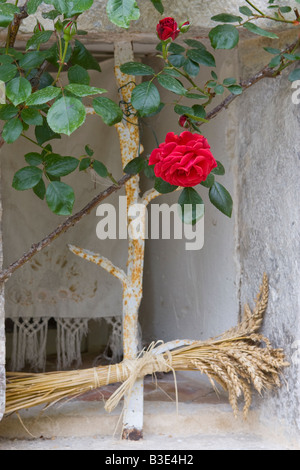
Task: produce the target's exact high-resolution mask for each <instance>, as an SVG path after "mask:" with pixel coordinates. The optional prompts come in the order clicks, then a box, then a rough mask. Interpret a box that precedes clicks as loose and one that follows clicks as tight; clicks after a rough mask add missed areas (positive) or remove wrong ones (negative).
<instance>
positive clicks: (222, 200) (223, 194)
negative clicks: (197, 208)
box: [209, 182, 233, 217]
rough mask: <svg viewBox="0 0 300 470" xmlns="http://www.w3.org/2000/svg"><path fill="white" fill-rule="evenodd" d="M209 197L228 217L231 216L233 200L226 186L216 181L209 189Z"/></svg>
mask: <svg viewBox="0 0 300 470" xmlns="http://www.w3.org/2000/svg"><path fill="white" fill-rule="evenodd" d="M209 199H210V201H211V203H212V204H213V205H214V206H215V207H216V208H217V209H219V211H221V212H222V213H223V214H225V215H227V217H231V215H232V207H233V202H232V198H231V196H230V194H229V192H228V191H227V189H225V188H224V186H222V185H221V184H220V183H216V182H215V183H214V184H213V186H212V187H211V188H210V190H209Z"/></svg>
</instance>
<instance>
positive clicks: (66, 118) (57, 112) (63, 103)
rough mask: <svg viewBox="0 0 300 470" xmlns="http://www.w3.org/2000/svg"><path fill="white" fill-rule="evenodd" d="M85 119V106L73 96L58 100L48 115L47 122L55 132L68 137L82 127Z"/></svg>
mask: <svg viewBox="0 0 300 470" xmlns="http://www.w3.org/2000/svg"><path fill="white" fill-rule="evenodd" d="M85 118H86V111H85V107H84V105H83V104H82V102H81V101H80V100H79V99H77V98H73V97H72V96H63V97H62V98H59V99H58V100H56V101H55V103H54V104H53V105H52V106H51V108H50V110H49V111H48V114H47V122H48V124H49V127H50V128H51V129H52V130H53V132H56V133H58V134H66V135H68V136H70V135H71V134H72V133H73V132H74V131H76V129H78V127H80V126H82V124H83V123H84V122H85Z"/></svg>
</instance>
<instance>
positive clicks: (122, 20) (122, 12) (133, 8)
mask: <svg viewBox="0 0 300 470" xmlns="http://www.w3.org/2000/svg"><path fill="white" fill-rule="evenodd" d="M106 11H107V15H108V18H109V20H110V21H111V22H112V23H114V24H115V25H117V26H119V27H120V28H126V29H127V28H129V26H130V22H131V21H136V20H138V19H139V17H140V10H139V7H138V5H137V3H136V1H135V0H108V2H107V6H106Z"/></svg>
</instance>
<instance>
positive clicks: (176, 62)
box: [169, 54, 186, 68]
mask: <svg viewBox="0 0 300 470" xmlns="http://www.w3.org/2000/svg"><path fill="white" fill-rule="evenodd" d="M185 61H186V58H185V57H183V55H181V54H171V55H170V56H169V62H170V63H171V64H172V65H173V66H174V67H177V68H181V67H182V66H183V65H184V64H185Z"/></svg>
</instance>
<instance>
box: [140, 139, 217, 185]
mask: <svg viewBox="0 0 300 470" xmlns="http://www.w3.org/2000/svg"><path fill="white" fill-rule="evenodd" d="M149 165H154V173H155V176H157V177H158V178H162V179H163V180H164V181H166V182H167V183H170V184H172V185H174V186H182V187H192V186H196V185H197V184H199V183H201V182H202V181H205V180H206V178H207V176H208V175H209V174H210V172H211V171H212V170H213V169H214V168H216V167H217V166H218V165H217V162H216V160H215V159H214V156H213V154H212V153H211V151H210V146H209V144H208V142H207V139H206V138H205V137H203V135H200V134H193V133H192V132H189V131H184V132H182V133H181V134H180V135H175V134H174V132H169V133H168V134H167V135H166V139H165V142H163V143H162V144H160V145H159V147H158V148H156V149H154V150H153V151H152V153H151V155H150V158H149Z"/></svg>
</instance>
